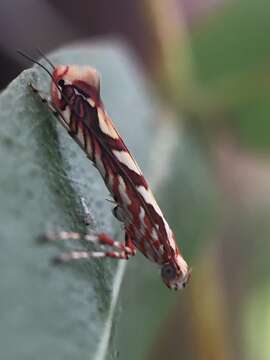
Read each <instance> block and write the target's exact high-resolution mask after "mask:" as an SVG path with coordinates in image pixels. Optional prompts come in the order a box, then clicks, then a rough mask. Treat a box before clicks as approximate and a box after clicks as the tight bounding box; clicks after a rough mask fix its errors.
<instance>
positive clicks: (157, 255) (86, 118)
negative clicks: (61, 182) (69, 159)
mask: <svg viewBox="0 0 270 360" xmlns="http://www.w3.org/2000/svg"><path fill="white" fill-rule="evenodd" d="M20 54H21V55H23V56H24V57H26V58H27V59H28V60H30V61H32V62H34V63H36V64H38V65H39V66H41V67H42V68H43V69H44V70H45V71H46V72H47V73H48V74H49V76H50V77H51V99H50V100H48V99H46V98H44V97H43V95H42V94H41V92H40V91H39V90H38V89H36V88H35V87H34V85H33V84H30V86H31V88H32V90H33V91H34V92H35V93H37V94H38V95H39V96H40V98H41V100H42V101H43V102H45V103H46V104H47V107H48V109H49V110H50V111H52V112H53V114H54V115H55V117H56V118H57V120H58V121H59V122H60V123H61V125H62V126H63V127H64V128H65V129H66V130H67V131H68V133H69V135H70V136H71V137H72V139H74V140H75V141H76V142H77V143H78V145H79V146H80V147H81V149H82V150H83V151H84V152H85V154H86V156H87V157H88V158H89V160H91V162H92V163H93V164H94V165H95V167H96V168H97V169H98V171H99V173H100V175H101V177H102V179H103V180H104V182H105V185H106V186H107V188H108V190H109V192H110V194H111V195H112V197H113V199H114V202H115V206H114V208H113V211H112V212H113V215H114V216H115V217H116V218H117V219H118V220H119V221H120V222H121V223H122V224H123V228H124V235H125V240H124V242H123V243H122V242H118V241H115V240H113V239H111V238H110V237H109V236H108V235H107V234H105V233H101V234H86V235H82V234H79V233H75V232H66V231H61V232H58V233H50V234H47V235H46V239H47V240H50V241H53V240H58V239H59V240H61V239H74V240H76V239H82V240H86V241H89V242H92V243H98V244H100V245H103V246H105V247H106V251H71V252H67V253H63V254H60V255H59V256H58V261H59V262H67V261H70V260H74V259H89V258H101V257H108V258H115V259H125V260H127V259H129V258H130V257H132V256H134V255H135V254H136V250H139V251H141V253H142V254H143V255H144V256H145V257H146V258H148V259H149V260H151V261H153V262H154V263H156V264H157V265H158V266H159V267H160V270H161V278H162V280H163V281H164V283H165V284H166V286H167V287H168V288H170V289H175V290H177V289H181V288H184V287H185V286H186V284H187V283H188V281H189V279H190V275H191V269H190V268H189V267H188V265H187V263H186V261H185V260H184V258H183V257H182V255H181V252H180V249H179V247H178V246H177V244H176V240H175V235H174V233H173V232H172V230H171V228H170V226H169V225H168V223H167V221H166V219H165V218H164V216H163V214H162V211H161V209H160V207H159V206H158V204H157V202H156V200H155V198H154V195H153V193H152V191H151V189H150V187H149V184H148V183H147V181H146V180H145V178H144V176H143V174H142V171H141V169H140V168H139V166H138V164H137V163H136V161H135V159H134V158H133V156H132V155H131V153H130V152H129V150H128V148H127V146H126V145H125V143H124V141H123V139H122V138H121V136H120V135H119V133H118V131H117V129H116V127H115V126H114V124H113V122H112V120H111V118H110V117H109V115H108V114H107V112H106V110H105V107H104V104H103V102H102V99H101V96H100V77H99V74H98V72H97V71H96V70H95V69H94V68H92V67H90V66H76V65H58V66H54V65H53V64H52V63H51V62H50V60H49V59H47V58H46V57H45V56H43V57H44V59H45V60H46V61H47V62H48V64H49V65H50V66H51V67H52V72H50V71H49V70H48V68H46V67H45V66H44V65H43V64H42V63H40V62H38V61H35V60H33V59H32V58H31V57H29V56H28V55H26V54H23V53H21V52H20Z"/></svg>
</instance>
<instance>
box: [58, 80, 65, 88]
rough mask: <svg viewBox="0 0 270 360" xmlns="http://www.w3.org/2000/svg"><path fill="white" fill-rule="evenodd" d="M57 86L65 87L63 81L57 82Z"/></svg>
mask: <svg viewBox="0 0 270 360" xmlns="http://www.w3.org/2000/svg"><path fill="white" fill-rule="evenodd" d="M58 85H59V86H60V87H63V86H64V85H65V81H64V80H63V79H60V80H58Z"/></svg>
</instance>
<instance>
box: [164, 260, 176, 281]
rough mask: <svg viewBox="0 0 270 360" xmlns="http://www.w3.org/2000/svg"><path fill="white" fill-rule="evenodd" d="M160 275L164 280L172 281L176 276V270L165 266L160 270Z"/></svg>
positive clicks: (168, 265) (170, 266) (167, 265)
mask: <svg viewBox="0 0 270 360" xmlns="http://www.w3.org/2000/svg"><path fill="white" fill-rule="evenodd" d="M161 275H162V277H163V278H164V279H166V280H173V279H174V278H175V276H176V269H175V268H174V267H173V266H172V265H170V264H165V265H164V266H163V268H162V269H161Z"/></svg>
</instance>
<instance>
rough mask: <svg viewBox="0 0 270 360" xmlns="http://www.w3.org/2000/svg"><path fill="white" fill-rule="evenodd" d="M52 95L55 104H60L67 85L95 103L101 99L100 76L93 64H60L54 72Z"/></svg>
mask: <svg viewBox="0 0 270 360" xmlns="http://www.w3.org/2000/svg"><path fill="white" fill-rule="evenodd" d="M52 78H53V81H52V85H51V96H52V102H53V104H54V105H56V106H57V105H59V102H60V101H61V98H62V90H63V89H64V87H65V86H66V85H70V86H72V87H73V88H74V89H76V91H77V92H79V93H81V94H82V95H83V96H85V97H86V98H90V99H91V100H93V101H94V102H95V103H98V102H99V101H100V76H99V74H98V72H97V70H96V69H94V68H92V67H91V66H77V65H59V66H57V67H56V68H55V69H54V71H53V73H52Z"/></svg>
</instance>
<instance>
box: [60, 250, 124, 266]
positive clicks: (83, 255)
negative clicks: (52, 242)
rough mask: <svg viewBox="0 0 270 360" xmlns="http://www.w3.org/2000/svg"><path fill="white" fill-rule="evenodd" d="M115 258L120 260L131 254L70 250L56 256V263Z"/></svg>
mask: <svg viewBox="0 0 270 360" xmlns="http://www.w3.org/2000/svg"><path fill="white" fill-rule="evenodd" d="M105 257H107V258H113V259H118V260H128V259H129V256H128V255H127V254H126V252H125V251H119V252H118V251H70V252H66V253H63V254H60V255H58V256H56V257H55V258H54V262H55V263H66V262H69V261H72V260H80V259H97V258H105Z"/></svg>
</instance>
